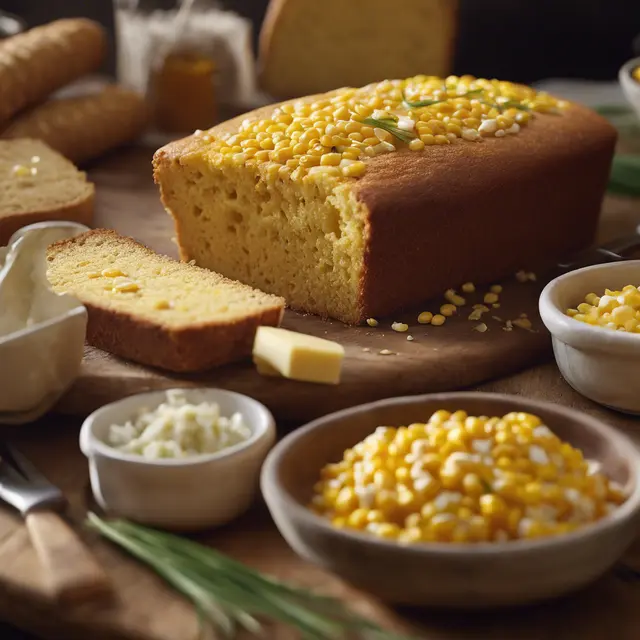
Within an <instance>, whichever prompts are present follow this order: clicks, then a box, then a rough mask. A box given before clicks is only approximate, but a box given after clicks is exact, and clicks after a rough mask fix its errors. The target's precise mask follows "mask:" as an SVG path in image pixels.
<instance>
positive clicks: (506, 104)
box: [198, 75, 568, 181]
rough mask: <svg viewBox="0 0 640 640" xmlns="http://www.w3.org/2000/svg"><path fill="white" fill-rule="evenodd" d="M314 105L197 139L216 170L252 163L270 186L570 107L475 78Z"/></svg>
mask: <svg viewBox="0 0 640 640" xmlns="http://www.w3.org/2000/svg"><path fill="white" fill-rule="evenodd" d="M314 100H315V101H314V102H311V101H310V100H308V99H306V100H305V99H301V100H297V101H293V102H289V103H286V104H282V105H280V106H278V107H276V108H275V109H274V110H273V111H272V112H271V114H270V115H268V116H267V117H264V118H262V119H259V118H255V119H251V118H247V119H245V120H244V121H243V122H242V124H241V125H240V126H239V127H238V129H237V130H235V131H229V132H225V133H222V134H221V135H219V136H218V137H216V136H214V135H213V134H211V133H210V132H207V135H202V133H203V132H201V133H200V134H198V136H199V138H200V139H201V140H203V141H205V142H207V143H210V148H209V158H210V161H211V162H212V163H213V164H214V165H216V166H231V167H232V166H241V165H250V166H253V167H255V168H256V174H257V175H259V176H260V177H261V178H263V179H264V180H266V181H271V180H278V179H280V180H287V179H292V180H301V179H308V180H318V179H320V180H327V179H337V180H349V179H357V178H359V177H361V176H362V175H364V174H365V172H366V169H367V163H368V161H369V160H370V159H371V158H373V157H375V156H377V155H380V154H384V153H390V152H394V151H398V150H400V149H403V150H404V149H407V150H410V151H413V152H425V148H426V147H429V146H432V145H445V144H452V143H455V144H458V143H465V144H466V143H467V142H468V143H473V144H477V143H480V142H482V140H483V139H484V138H486V137H497V138H501V137H505V136H508V135H516V134H518V133H519V132H520V131H521V128H522V127H524V126H526V125H527V123H528V122H529V121H530V119H531V118H532V117H534V116H535V115H539V114H549V113H556V114H557V113H561V112H562V111H563V110H564V109H566V107H567V106H568V103H567V102H566V101H562V100H557V99H556V98H553V97H552V96H550V95H548V94H546V93H544V92H536V91H535V90H534V89H532V88H530V87H526V86H524V85H519V84H514V83H511V82H502V81H499V80H486V79H483V78H475V77H473V76H462V77H458V76H449V77H447V78H437V77H434V76H424V75H421V76H415V77H413V78H407V79H404V80H384V81H382V82H378V83H373V84H369V85H367V86H365V87H361V88H351V87H346V88H342V89H337V90H335V91H331V92H329V93H326V94H324V95H321V96H316V97H315V98H314ZM291 160H293V161H296V166H295V168H293V169H292V170H289V167H288V166H287V163H288V162H290V161H291ZM285 166H287V169H283V167H285Z"/></svg>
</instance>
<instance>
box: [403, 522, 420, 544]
mask: <svg viewBox="0 0 640 640" xmlns="http://www.w3.org/2000/svg"><path fill="white" fill-rule="evenodd" d="M423 539H424V536H423V533H422V529H421V528H420V527H417V526H416V527H408V528H406V529H404V530H403V531H401V532H400V534H399V535H398V541H399V542H401V543H405V544H413V543H416V542H422V541H423Z"/></svg>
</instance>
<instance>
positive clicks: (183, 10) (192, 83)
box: [114, 0, 255, 138]
mask: <svg viewBox="0 0 640 640" xmlns="http://www.w3.org/2000/svg"><path fill="white" fill-rule="evenodd" d="M114 5H115V20H116V36H117V45H118V46H117V52H118V55H117V67H118V79H119V81H120V82H121V83H122V84H125V85H127V86H129V87H131V88H134V89H137V90H139V91H141V92H144V93H145V94H146V95H147V97H148V99H149V102H150V106H151V109H152V112H153V114H154V125H155V129H156V133H160V134H162V135H163V136H164V137H167V138H171V137H176V136H178V135H181V134H182V135H186V134H189V133H193V131H194V130H196V129H207V128H209V127H211V126H213V125H214V124H215V123H216V122H218V121H219V120H220V119H223V118H222V117H221V114H220V109H221V108H222V109H223V111H225V116H226V111H227V110H228V108H229V107H233V106H235V105H236V104H243V103H245V102H246V101H247V97H248V96H250V95H251V94H252V92H253V91H254V89H255V87H254V82H255V79H254V78H255V75H254V69H253V60H252V54H251V25H250V24H249V23H248V21H246V20H245V19H244V18H241V17H240V16H237V15H235V14H233V13H230V12H228V11H223V10H222V9H221V8H220V7H219V6H218V2H217V1H216V0H114Z"/></svg>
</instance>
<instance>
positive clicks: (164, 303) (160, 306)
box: [153, 300, 171, 311]
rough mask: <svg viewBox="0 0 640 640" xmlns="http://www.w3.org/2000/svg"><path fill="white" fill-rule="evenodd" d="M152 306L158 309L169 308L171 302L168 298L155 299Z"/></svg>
mask: <svg viewBox="0 0 640 640" xmlns="http://www.w3.org/2000/svg"><path fill="white" fill-rule="evenodd" d="M153 308H154V309H158V310H159V311H163V310H165V309H171V302H169V300H157V301H156V302H155V304H154V305H153Z"/></svg>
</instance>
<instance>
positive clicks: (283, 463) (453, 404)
mask: <svg viewBox="0 0 640 640" xmlns="http://www.w3.org/2000/svg"><path fill="white" fill-rule="evenodd" d="M638 469H640V452H639V451H638V450H637V449H636V448H635V447H634V446H633V444H632V443H631V441H630V440H629V439H628V438H627V437H626V436H623V435H621V434H619V433H618V432H616V431H615V430H614V429H612V428H611V427H609V426H607V425H605V424H603V423H602V422H600V421H598V420H596V419H595V418H593V417H590V416H587V415H585V414H581V413H578V412H576V411H573V410H570V409H567V408H565V407H561V406H558V405H553V404H549V403H543V402H538V401H534V400H528V399H525V398H521V397H518V396H506V395H497V394H485V393H471V392H469V393H467V392H462V393H444V394H434V395H425V396H411V397H405V398H393V399H389V400H382V401H379V402H375V403H372V404H366V405H361V406H359V407H355V408H352V409H347V410H345V411H340V412H338V413H334V414H331V415H328V416H326V417H324V418H321V419H319V420H316V421H314V422H312V423H310V424H309V425H307V426H306V427H303V428H302V429H300V430H297V431H295V432H294V433H292V434H290V435H289V436H287V437H285V438H284V439H283V440H282V441H281V442H280V443H279V444H278V445H277V446H276V448H275V449H273V450H272V452H271V454H270V455H269V456H268V458H267V460H266V462H265V464H264V466H263V470H262V479H261V482H262V492H263V495H264V497H265V500H266V502H267V505H268V506H269V509H270V511H271V514H272V516H273V518H274V520H275V522H276V525H277V526H278V528H279V529H280V532H281V533H282V535H283V536H284V537H285V539H286V540H287V542H288V543H289V544H290V546H291V547H292V548H293V549H294V550H295V551H296V552H297V553H298V554H299V555H301V556H302V557H304V558H306V559H308V560H311V561H313V562H316V563H318V564H320V565H321V566H323V567H324V568H326V569H328V570H329V571H332V572H334V573H336V574H338V575H340V576H341V577H342V578H344V579H345V580H347V581H349V582H350V583H352V584H354V585H355V586H357V587H359V588H361V589H365V590H367V591H369V592H371V593H374V594H375V595H376V596H378V597H379V598H381V599H383V600H385V601H387V602H392V603H395V604H405V605H419V606H436V607H464V608H482V607H495V606H507V605H516V604H522V603H525V602H533V601H538V600H542V599H546V598H550V597H555V596H558V595H561V594H564V593H567V592H570V591H572V590H575V589H577V588H579V587H582V586H584V585H585V584H587V583H589V582H591V581H593V580H595V579H596V578H598V577H599V576H601V575H602V574H603V573H604V572H606V571H607V570H608V569H609V568H610V567H611V566H612V565H613V564H614V563H615V562H616V561H617V560H618V559H619V558H620V557H621V555H622V554H623V553H624V551H625V549H626V548H627V547H628V545H629V544H630V543H631V542H632V541H633V539H634V538H635V536H636V535H637V529H638V525H639V520H640V518H639V516H640V484H639V483H638Z"/></svg>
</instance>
